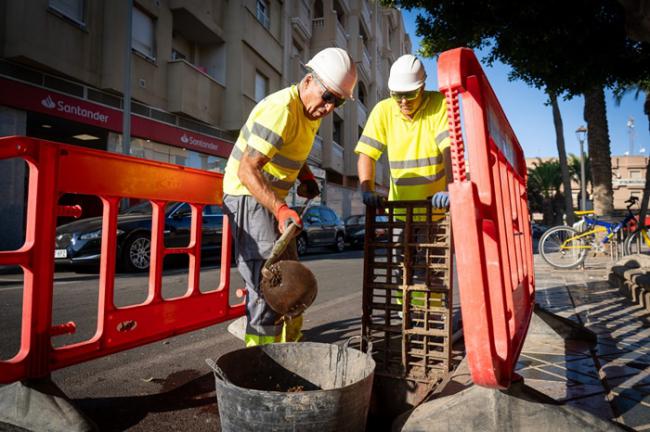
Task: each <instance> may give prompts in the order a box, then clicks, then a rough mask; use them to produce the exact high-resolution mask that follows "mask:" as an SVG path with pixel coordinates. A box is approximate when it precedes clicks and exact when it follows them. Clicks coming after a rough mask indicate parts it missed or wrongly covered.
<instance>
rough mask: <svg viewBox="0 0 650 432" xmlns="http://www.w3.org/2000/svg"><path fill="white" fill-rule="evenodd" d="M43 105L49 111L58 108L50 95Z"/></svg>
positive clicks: (43, 101) (42, 102)
mask: <svg viewBox="0 0 650 432" xmlns="http://www.w3.org/2000/svg"><path fill="white" fill-rule="evenodd" d="M41 105H43V106H44V107H45V108H47V109H52V108H54V107H55V106H56V104H55V103H54V101H53V100H52V96H50V95H48V96H47V97H46V98H45V99H43V100H42V101H41Z"/></svg>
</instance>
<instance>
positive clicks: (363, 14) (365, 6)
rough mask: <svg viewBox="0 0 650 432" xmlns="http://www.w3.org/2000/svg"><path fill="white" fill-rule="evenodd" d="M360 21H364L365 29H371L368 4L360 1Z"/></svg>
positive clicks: (362, 0) (363, 0)
mask: <svg viewBox="0 0 650 432" xmlns="http://www.w3.org/2000/svg"><path fill="white" fill-rule="evenodd" d="M360 3H361V19H362V20H363V21H364V23H365V25H366V28H372V26H371V23H370V8H369V7H368V2H367V1H365V0H361V2H360Z"/></svg>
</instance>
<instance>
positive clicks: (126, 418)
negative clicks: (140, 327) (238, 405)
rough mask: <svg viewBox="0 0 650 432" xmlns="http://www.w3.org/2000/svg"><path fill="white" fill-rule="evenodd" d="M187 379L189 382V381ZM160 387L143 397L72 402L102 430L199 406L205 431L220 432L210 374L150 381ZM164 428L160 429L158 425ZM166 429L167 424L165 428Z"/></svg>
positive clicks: (124, 427)
mask: <svg viewBox="0 0 650 432" xmlns="http://www.w3.org/2000/svg"><path fill="white" fill-rule="evenodd" d="M188 380H189V381H188ZM151 382H154V383H157V384H160V385H161V386H162V388H161V389H160V393H156V394H150V395H143V396H124V397H120V396H118V397H106V398H85V399H75V400H73V402H74V403H75V405H76V406H77V407H78V408H79V409H81V410H82V411H83V413H84V414H85V415H86V416H88V417H89V418H90V419H91V420H92V421H94V422H95V423H96V424H98V425H101V430H102V431H123V430H127V429H129V428H131V427H133V426H135V425H137V424H139V423H140V422H141V421H142V420H143V419H144V418H145V417H147V415H148V414H149V413H153V412H169V413H170V415H173V413H174V412H178V411H180V410H184V409H188V408H197V407H201V410H200V413H201V417H204V416H205V418H204V422H203V423H204V424H206V426H209V427H208V428H207V429H210V430H218V429H219V415H218V408H217V399H216V397H215V391H214V388H215V386H214V376H213V374H212V373H207V374H201V373H200V372H199V371H196V370H181V371H178V372H174V373H173V374H171V375H169V376H168V377H167V378H166V379H152V380H151ZM159 426H160V427H161V428H163V429H164V427H163V426H165V425H159ZM167 426H168V425H167Z"/></svg>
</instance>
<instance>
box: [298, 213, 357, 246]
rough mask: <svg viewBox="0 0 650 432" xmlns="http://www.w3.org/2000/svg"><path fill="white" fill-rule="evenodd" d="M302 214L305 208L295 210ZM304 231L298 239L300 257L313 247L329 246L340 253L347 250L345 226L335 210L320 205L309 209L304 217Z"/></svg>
mask: <svg viewBox="0 0 650 432" xmlns="http://www.w3.org/2000/svg"><path fill="white" fill-rule="evenodd" d="M294 210H296V212H298V214H302V212H303V208H302V207H296V208H294ZM302 223H303V230H302V232H301V233H300V235H299V236H298V238H297V239H296V246H297V247H298V255H304V254H305V253H307V249H308V248H311V247H320V246H329V247H332V248H333V249H334V250H336V251H338V252H342V251H343V249H345V226H344V225H343V222H341V219H339V217H338V216H337V215H336V213H335V212H334V210H332V209H331V208H329V207H326V206H322V205H318V206H311V207H309V208H308V209H307V211H306V212H305V214H304V216H303V217H302Z"/></svg>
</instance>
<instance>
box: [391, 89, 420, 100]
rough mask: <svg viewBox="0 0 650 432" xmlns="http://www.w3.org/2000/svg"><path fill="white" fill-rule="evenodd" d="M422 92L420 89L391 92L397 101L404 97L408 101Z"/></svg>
mask: <svg viewBox="0 0 650 432" xmlns="http://www.w3.org/2000/svg"><path fill="white" fill-rule="evenodd" d="M419 94H420V89H416V90H412V91H408V92H394V91H392V92H390V97H392V98H393V99H395V100H396V101H397V102H400V101H401V100H402V99H406V100H407V101H412V100H414V99H416V98H417V97H418V95H419Z"/></svg>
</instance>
